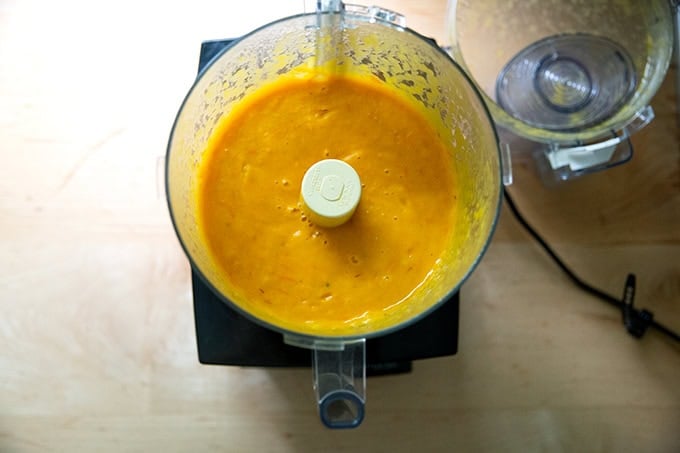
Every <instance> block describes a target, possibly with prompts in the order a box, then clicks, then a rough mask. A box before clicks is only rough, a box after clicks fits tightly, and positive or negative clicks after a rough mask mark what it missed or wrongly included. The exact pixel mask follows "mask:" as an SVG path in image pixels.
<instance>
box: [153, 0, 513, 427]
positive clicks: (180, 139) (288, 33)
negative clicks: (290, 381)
mask: <svg viewBox="0 0 680 453" xmlns="http://www.w3.org/2000/svg"><path fill="white" fill-rule="evenodd" d="M321 66H323V67H324V68H326V69H328V68H332V70H333V71H335V72H336V73H337V74H349V75H352V76H359V77H368V78H371V79H372V80H373V81H374V82H375V83H382V84H386V85H388V86H389V87H390V88H391V89H393V90H396V92H398V93H399V94H400V95H401V96H404V97H406V98H408V99H411V100H412V102H413V104H414V105H415V106H417V108H418V109H419V111H420V112H421V113H422V115H423V116H424V117H425V118H426V119H427V120H428V121H429V122H430V123H431V124H432V126H433V127H434V129H435V130H437V131H438V132H439V133H440V135H441V139H442V140H444V141H446V142H452V141H454V140H455V137H461V136H462V137H464V140H463V143H458V144H457V148H456V152H455V153H451V155H450V156H449V158H450V162H451V165H452V166H454V167H455V169H456V172H457V174H458V175H459V178H458V184H459V189H460V190H459V196H458V200H457V202H458V203H459V205H460V206H461V209H459V210H458V216H457V218H456V228H455V233H454V242H455V247H451V249H450V250H445V251H444V257H445V258H444V266H442V267H441V269H442V271H441V272H439V273H438V274H437V275H436V278H434V279H433V283H432V284H431V285H428V287H427V288H426V290H424V291H422V292H421V293H422V295H421V296H419V297H418V298H417V299H414V301H413V302H412V303H411V302H409V309H408V310H402V311H401V312H400V314H399V315H398V316H395V317H394V318H393V319H390V322H389V323H387V324H383V325H380V326H375V325H371V324H370V323H369V324H366V325H363V326H357V327H356V329H354V330H353V331H351V332H344V333H342V335H332V334H329V335H320V334H316V335H313V334H310V333H309V332H306V331H304V330H302V329H293V328H290V327H289V326H288V327H282V326H281V325H277V324H276V323H275V322H271V321H265V320H263V319H261V318H259V317H258V316H257V315H256V314H254V313H253V312H252V311H251V310H249V308H248V306H247V301H245V302H246V303H244V302H243V301H239V300H237V298H235V297H233V295H232V294H231V293H230V288H229V287H228V285H225V284H224V279H223V278H220V277H221V276H220V275H219V272H220V270H219V268H218V266H216V265H215V262H214V261H213V258H212V257H211V255H210V254H209V253H208V247H207V245H206V243H205V240H204V238H203V237H202V235H201V234H200V231H199V230H198V226H197V221H196V220H197V217H196V213H197V200H196V198H195V197H193V196H192V194H193V193H194V189H195V187H196V184H198V181H197V169H198V168H199V166H200V164H201V162H202V160H203V158H204V152H205V148H206V143H207V141H208V139H209V138H210V137H211V134H212V133H213V130H214V128H215V126H216V124H217V123H218V121H220V120H221V119H223V118H227V119H228V117H229V114H230V111H232V109H233V108H234V106H236V105H238V103H239V101H241V100H242V99H243V98H244V97H246V96H248V95H249V94H251V93H253V92H255V91H256V90H258V89H259V88H260V87H262V86H265V85H266V84H268V83H270V82H271V81H273V80H276V78H277V77H281V76H282V75H285V74H287V73H289V72H290V71H294V70H296V68H301V67H304V68H307V69H309V68H312V69H313V68H315V67H321ZM505 179H506V180H507V179H508V175H507V174H506V175H505ZM503 180H504V177H503V172H502V165H501V157H500V152H499V143H498V137H497V135H496V132H495V128H494V124H493V121H492V119H491V117H490V115H489V112H488V110H487V107H486V105H485V103H484V101H483V100H482V97H481V95H480V93H479V92H478V91H477V89H476V88H475V86H474V84H473V83H472V82H471V81H470V79H469V78H468V76H467V75H466V74H465V72H464V71H463V70H462V69H461V68H460V67H459V66H458V65H457V64H456V63H455V62H454V61H453V60H452V59H451V58H450V56H449V55H448V54H447V53H446V52H444V51H443V50H442V49H440V48H439V47H438V46H437V45H436V43H434V42H433V41H432V40H430V39H428V38H426V37H423V36H422V35H420V34H418V33H417V32H415V31H413V30H411V29H409V28H407V27H406V26H405V19H404V17H403V16H401V15H399V14H397V13H395V12H392V11H388V10H385V9H381V8H378V7H364V6H359V5H345V4H343V3H341V2H335V1H333V2H319V7H318V9H317V10H316V11H315V12H313V13H309V14H301V15H297V16H292V17H288V18H284V19H281V20H278V21H275V22H273V23H270V24H268V25H265V26H263V27H261V28H259V29H257V30H255V31H253V32H251V33H249V34H247V35H245V36H244V37H242V38H240V39H238V40H235V41H234V42H233V43H231V44H229V45H227V46H226V47H224V48H223V49H221V50H219V51H218V52H217V54H216V55H215V56H214V58H212V59H211V60H210V61H209V62H208V63H207V64H206V66H205V67H204V68H203V69H202V70H201V72H200V73H199V76H198V78H197V80H196V82H195V83H194V85H193V86H192V88H191V89H190V91H189V93H188V94H187V96H186V98H185V100H184V102H183V104H182V106H181V107H180V110H179V112H178V114H177V117H176V119H175V123H174V125H173V128H172V132H171V135H170V139H169V143H168V150H167V156H166V193H167V199H168V206H169V210H170V214H171V218H172V222H173V226H174V228H175V231H176V233H177V236H178V238H179V240H180V243H181V245H182V247H183V249H184V251H185V253H186V255H187V257H188V258H189V261H190V263H191V267H192V272H193V275H194V288H195V294H196V293H197V291H196V289H197V288H198V289H199V292H200V291H208V292H209V297H211V298H212V299H213V300H216V301H219V303H220V304H221V305H222V306H224V307H228V308H229V309H230V310H231V311H232V312H233V313H234V314H236V316H238V317H240V318H242V319H244V320H247V321H248V322H249V323H251V324H252V325H254V326H256V328H257V329H262V330H263V331H266V332H268V335H269V338H278V339H279V341H280V343H281V345H285V348H284V349H285V350H286V351H291V348H293V350H299V351H302V353H301V354H308V355H311V357H312V368H313V376H314V378H313V383H314V389H315V391H316V396H317V405H318V411H319V415H320V418H321V421H322V422H323V423H324V424H325V425H326V426H327V427H330V428H352V427H356V426H358V425H359V424H360V423H361V421H362V420H363V418H364V403H365V394H366V393H365V389H366V381H365V378H366V360H367V359H366V357H367V342H371V341H373V342H376V341H379V340H381V339H383V338H388V337H391V338H397V341H399V338H400V337H399V335H400V334H401V333H402V332H407V331H409V329H412V328H413V327H414V326H416V325H418V324H421V325H422V323H423V322H426V321H427V319H431V318H430V317H431V315H432V314H434V313H436V312H440V313H446V312H445V311H444V312H442V310H445V308H446V307H447V306H451V305H450V302H451V300H452V299H455V297H456V295H457V293H458V290H459V288H460V285H461V284H462V283H463V282H464V281H465V280H466V278H467V277H468V276H469V275H470V273H471V272H472V271H473V269H474V268H475V267H476V265H477V264H478V262H479V260H480V259H481V257H482V255H483V253H484V251H485V249H486V247H487V245H488V243H489V240H490V237H491V235H492V233H493V230H494V228H495V224H496V220H497V217H498V213H499V209H500V199H501V192H502V190H501V189H502V181H503ZM233 240H235V241H237V240H239V239H238V238H234V239H233ZM253 246H254V247H255V246H256V244H253ZM293 289H294V288H293ZM456 303H457V301H456ZM204 307H205V306H204ZM212 309H216V306H215V305H214V304H213V306H212ZM455 310H456V314H457V305H455ZM197 313H198V312H197ZM449 313H450V311H449ZM451 321H452V322H457V319H453V318H452V319H451ZM239 322H240V321H239ZM198 325H199V321H198V318H197V328H198ZM212 328H213V329H215V331H219V325H216V324H214V323H213V325H212ZM419 332H421V335H422V332H423V330H420V331H419ZM232 338H234V339H238V338H239V336H238V332H236V333H234V335H233V336H232ZM408 338H409V337H408V336H404V337H401V341H405V340H404V339H408ZM410 338H413V337H410ZM435 338H436V337H435ZM374 344H375V343H374ZM199 347H200V345H199ZM400 347H401V348H403V349H409V345H408V344H401V345H400ZM454 347H455V344H454ZM305 349H306V350H307V352H306V353H305V352H304V350H305ZM310 351H311V352H310Z"/></svg>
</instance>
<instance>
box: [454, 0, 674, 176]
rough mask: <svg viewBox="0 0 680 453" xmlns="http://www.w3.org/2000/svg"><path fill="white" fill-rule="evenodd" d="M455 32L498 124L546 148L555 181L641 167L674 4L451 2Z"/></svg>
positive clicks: (631, 0)
mask: <svg viewBox="0 0 680 453" xmlns="http://www.w3.org/2000/svg"><path fill="white" fill-rule="evenodd" d="M447 23H448V31H449V36H450V39H451V44H452V48H451V53H452V55H453V58H454V59H455V60H456V61H457V62H458V63H459V64H461V66H463V67H464V69H465V71H466V72H467V73H468V74H469V75H470V76H471V78H472V79H473V81H474V83H475V84H476V85H477V87H478V88H479V89H480V91H481V92H482V94H483V96H484V100H485V101H486V103H487V105H488V107H489V110H490V111H491V114H492V116H493V118H494V121H495V122H496V124H497V125H498V126H500V127H502V128H504V129H506V130H508V131H510V132H512V133H514V134H516V135H518V136H520V137H524V138H527V139H529V140H532V141H535V142H539V143H542V144H543V145H542V150H541V152H540V153H538V154H537V156H538V157H539V158H540V159H541V160H542V161H543V163H547V164H548V165H545V166H544V167H545V168H547V169H548V171H549V173H550V176H552V177H554V178H553V179H557V180H558V181H559V180H566V179H570V178H573V177H576V176H580V175H583V174H586V173H592V172H595V171H598V170H603V169H606V168H610V167H613V166H616V165H618V164H621V163H624V162H626V161H628V160H629V159H630V158H631V156H632V154H633V147H632V144H631V142H630V136H631V135H632V134H633V133H635V132H636V131H638V130H639V129H641V128H643V127H644V126H645V125H647V124H648V123H649V122H650V121H652V119H653V118H654V111H653V109H652V108H651V107H650V106H649V102H650V100H651V98H652V96H653V95H654V94H655V93H656V91H657V89H658V88H659V85H660V84H661V82H662V80H663V78H664V76H665V74H666V71H667V68H668V65H669V61H670V58H671V52H672V43H673V14H672V5H671V2H669V1H668V0H646V1H638V0H591V1H582V0H546V1H524V0H477V1H475V0H451V1H450V3H449V12H448V19H447ZM539 168H541V167H539Z"/></svg>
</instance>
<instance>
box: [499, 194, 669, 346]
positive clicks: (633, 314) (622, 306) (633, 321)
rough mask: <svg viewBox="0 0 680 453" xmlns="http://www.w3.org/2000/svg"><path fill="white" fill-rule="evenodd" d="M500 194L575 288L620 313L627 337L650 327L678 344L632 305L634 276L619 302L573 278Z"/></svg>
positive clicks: (639, 335) (509, 201)
mask: <svg viewBox="0 0 680 453" xmlns="http://www.w3.org/2000/svg"><path fill="white" fill-rule="evenodd" d="M503 193H504V195H505V201H506V202H507V204H508V207H509V208H510V211H512V213H513V214H514V215H515V217H516V218H517V221H518V222H519V223H520V224H521V225H522V226H523V227H524V228H525V229H526V230H527V231H528V232H529V234H530V235H531V236H532V237H533V238H534V239H535V240H536V242H538V243H539V244H540V245H541V247H543V249H544V250H545V251H546V253H548V255H550V257H551V258H552V259H553V260H554V261H555V263H557V265H558V266H559V267H560V269H562V270H563V271H564V273H565V274H567V276H569V278H571V280H572V281H573V282H574V283H575V284H576V286H578V287H579V288H581V289H582V290H584V291H586V292H587V293H590V294H592V295H593V296H595V297H597V298H599V299H600V300H603V301H604V302H607V303H608V304H610V305H612V306H613V307H615V308H617V309H618V310H620V311H621V314H622V316H623V325H624V326H625V327H626V330H627V331H628V333H629V334H631V335H632V336H634V337H635V338H642V336H643V335H644V334H645V332H647V329H648V328H649V327H651V328H653V329H656V330H658V331H659V332H661V333H663V334H665V335H666V336H668V337H669V338H671V339H672V340H675V341H677V342H679V343H680V335H679V334H677V333H676V332H674V331H672V330H671V329H669V328H668V327H666V326H664V325H663V324H660V323H659V322H657V321H656V320H654V315H653V314H652V312H650V311H648V310H644V309H643V310H638V309H636V308H635V307H634V306H633V299H634V298H635V275H634V274H628V277H627V278H626V284H625V287H624V291H623V297H622V298H621V299H618V298H616V297H614V296H612V295H610V294H607V293H605V292H604V291H602V290H599V289H597V288H595V287H594V286H592V285H590V284H589V283H587V282H586V281H584V280H583V279H582V278H581V277H579V276H578V275H576V274H575V273H574V271H572V270H571V269H570V268H569V267H568V266H567V265H566V264H565V263H564V261H562V259H561V258H560V257H559V256H558V255H557V253H555V251H554V250H553V249H552V247H550V245H548V243H547V242H546V241H545V239H543V238H542V237H541V236H540V235H539V234H538V233H537V232H536V230H535V229H534V228H533V227H532V226H531V225H529V223H528V222H527V221H526V220H525V219H524V216H522V214H521V213H520V212H519V210H518V209H517V205H516V204H515V202H514V201H513V199H512V197H511V196H510V193H509V192H508V191H507V189H503Z"/></svg>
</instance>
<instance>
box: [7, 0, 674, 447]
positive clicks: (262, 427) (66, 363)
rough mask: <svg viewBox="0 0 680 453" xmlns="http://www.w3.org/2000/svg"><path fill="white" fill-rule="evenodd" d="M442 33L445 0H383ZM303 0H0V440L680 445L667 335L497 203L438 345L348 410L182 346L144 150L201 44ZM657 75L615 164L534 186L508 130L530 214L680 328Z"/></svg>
mask: <svg viewBox="0 0 680 453" xmlns="http://www.w3.org/2000/svg"><path fill="white" fill-rule="evenodd" d="M380 3H381V4H382V5H383V6H386V7H388V8H391V9H394V10H397V11H401V12H403V13H405V14H406V16H407V18H408V20H409V24H410V25H411V26H412V27H414V28H415V29H417V30H419V31H421V32H422V33H423V34H426V35H430V36H433V37H435V38H436V39H437V40H438V41H440V42H442V43H446V42H447V38H446V33H445V23H444V15H445V10H446V2H445V1H442V0H430V1H424V2H417V3H416V2H404V1H397V0H394V1H389V2H388V1H383V2H380ZM301 8H302V2H298V1H294V2H293V1H282V2H275V1H267V2H263V3H247V2H245V3H243V2H239V3H236V2H224V1H222V2H217V1H194V2H184V3H177V4H174V3H170V4H164V5H163V6H162V7H161V6H160V4H157V3H155V2H154V3H151V2H133V1H129V0H121V1H118V2H115V3H108V4H102V3H98V2H83V1H76V0H65V1H61V2H38V1H37V0H27V1H18V0H5V1H3V2H1V3H0V57H2V62H3V63H2V69H1V70H0V99H1V100H2V107H0V158H1V161H2V164H1V165H0V176H1V177H0V237H2V240H0V310H1V313H2V316H1V317H0V451H1V452H24V451H59V452H64V451H116V452H119V451H143V452H148V451H229V452H233V451H320V450H324V451H413V450H420V451H522V452H524V451H612V452H621V451H631V452H633V451H646V452H676V451H680V433H679V432H678V427H679V426H680V385H679V383H680V347H678V345H674V344H671V343H669V342H668V341H666V340H665V339H663V338H662V337H661V336H659V335H657V334H655V333H650V334H649V335H648V336H646V337H645V338H644V339H642V340H641V341H637V340H635V339H633V338H631V337H630V336H628V335H627V334H626V333H625V331H624V329H623V326H622V324H621V321H620V314H619V313H616V312H615V311H613V310H612V309H610V308H609V307H608V306H606V305H604V304H602V303H601V302H599V301H597V300H595V299H593V298H592V297H590V296H587V295H584V294H583V293H581V292H580V291H579V290H578V289H576V288H575V287H573V286H572V285H571V283H570V282H569V281H568V280H567V279H566V278H565V277H564V276H563V275H562V274H561V273H560V271H559V270H558V269H557V268H556V267H555V266H554V264H553V263H552V262H551V261H550V260H549V259H548V258H546V256H545V255H544V254H543V252H541V251H540V250H539V249H538V247H537V246H536V245H535V244H534V243H533V242H532V241H531V240H530V239H529V238H528V236H527V235H526V234H525V233H524V232H523V231H522V230H521V229H520V227H519V226H518V225H517V223H516V222H515V220H514V219H513V218H512V217H511V215H510V213H509V211H507V210H505V209H504V211H503V212H502V216H501V220H500V223H499V225H498V229H497V232H496V235H495V237H494V240H493V242H492V245H491V247H490V249H489V251H488V253H487V255H486V256H485V257H484V259H483V261H482V263H481V265H480V266H479V268H478V269H477V270H476V271H475V273H474V274H473V275H472V277H471V279H470V280H469V282H467V283H466V284H465V286H464V288H463V291H462V298H463V299H462V300H463V302H462V308H461V326H460V347H459V354H458V355H457V356H454V357H449V358H440V359H434V360H426V361H422V362H418V363H416V364H415V368H414V371H413V373H411V374H409V375H402V376H392V377H384V378H375V379H371V380H369V384H368V405H367V409H368V415H367V419H366V421H365V423H364V425H363V426H362V427H361V428H360V429H358V430H355V431H343V432H331V431H328V430H326V429H324V428H323V427H322V426H321V425H320V423H319V422H318V420H317V416H316V413H315V409H314V406H313V393H312V389H311V372H310V371H309V370H300V369H292V370H287V369H282V370H265V369H240V368H234V367H215V366H203V365H200V364H198V361H197V356H196V341H195V332H194V326H193V313H192V305H191V287H190V281H189V266H188V263H187V260H186V258H185V257H184V255H183V254H182V252H181V249H180V247H179V244H178V242H177V240H176V238H175V236H174V233H173V230H172V226H171V224H170V221H169V217H168V214H167V209H166V205H165V200H164V194H163V191H162V171H161V167H162V158H163V154H164V152H165V144H166V141H167V137H168V133H169V130H170V126H171V124H172V120H173V118H174V115H175V113H176V111H177V109H178V107H179V104H180V102H181V100H182V98H183V96H184V94H185V93H186V91H187V90H188V88H189V87H190V84H191V82H192V80H193V78H194V76H195V71H196V66H197V59H198V50H199V44H200V42H201V41H202V40H205V39H216V38H223V37H232V36H238V35H240V34H242V33H244V32H246V31H248V30H250V29H252V28H254V27H255V26H258V25H260V24H262V23H265V22H267V21H268V20H272V19H275V18H277V17H280V16H282V15H285V14H289V13H293V12H297V11H300V10H301ZM673 77H674V74H669V77H668V78H667V80H666V83H665V84H664V85H663V87H662V89H661V91H660V92H659V93H658V95H657V96H656V98H655V99H654V102H653V106H654V108H655V109H656V112H657V119H656V120H655V121H654V122H653V123H652V124H651V125H650V126H648V127H647V128H645V129H644V130H643V131H642V132H640V133H639V134H637V135H636V136H635V137H634V144H635V146H636V155H635V158H634V160H633V161H632V162H630V163H629V164H627V165H624V166H622V167H620V168H617V169H614V170H611V171H608V172H606V173H602V174H599V175H596V176H592V177H587V178H583V179H580V180H577V181H574V182H572V183H569V184H565V185H563V186H559V187H554V188H547V187H545V186H544V185H542V183H541V182H540V181H539V179H538V178H537V176H536V172H535V169H534V164H533V161H532V160H531V159H530V157H529V155H530V152H531V149H532V145H531V144H529V143H527V142H523V141H521V140H514V139H513V150H514V157H515V166H514V169H515V177H516V184H515V185H514V186H513V187H512V188H511V191H512V194H513V195H514V196H515V197H516V199H517V202H518V204H519V205H520V206H521V207H522V209H523V210H524V211H525V212H526V215H527V217H528V218H529V219H530V220H531V221H532V222H533V223H535V224H536V226H537V227H538V228H539V229H540V230H541V231H542V232H543V233H544V234H545V236H546V237H547V238H548V239H549V240H550V241H551V242H552V243H554V244H555V247H556V248H557V249H558V251H559V252H560V253H561V254H562V255H563V256H564V257H565V259H566V260H567V261H569V262H570V263H571V264H572V265H573V266H574V267H575V268H576V269H578V272H579V273H580V274H581V275H583V276H584V277H586V278H587V279H588V280H589V281H591V282H593V283H594V284H596V285H598V286H600V287H602V288H603V289H605V290H607V291H609V292H611V293H613V294H618V293H620V292H621V291H622V287H623V281H624V279H625V275H626V273H628V272H636V273H637V275H638V283H639V288H638V298H637V303H638V304H639V305H641V306H644V307H646V308H648V309H651V310H652V311H654V312H655V314H656V315H657V316H658V318H659V319H660V320H661V321H662V322H664V323H666V324H668V325H669V326H671V327H673V328H675V329H676V330H680V150H679V143H680V131H679V130H678V126H677V122H676V116H677V114H678V112H677V110H676V105H677V104H675V95H676V93H675V90H674V86H673Z"/></svg>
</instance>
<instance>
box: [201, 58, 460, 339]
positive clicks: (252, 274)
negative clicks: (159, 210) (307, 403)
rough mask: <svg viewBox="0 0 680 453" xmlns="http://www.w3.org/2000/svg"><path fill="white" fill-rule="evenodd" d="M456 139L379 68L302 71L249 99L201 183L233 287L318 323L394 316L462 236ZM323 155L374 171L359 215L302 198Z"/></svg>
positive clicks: (258, 306) (266, 307)
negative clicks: (330, 216) (332, 216)
mask: <svg viewBox="0 0 680 453" xmlns="http://www.w3.org/2000/svg"><path fill="white" fill-rule="evenodd" d="M451 146H452V145H451V144H446V143H444V142H443V141H442V140H441V139H440V138H439V136H438V134H437V132H436V131H435V129H434V128H433V127H432V126H431V125H430V124H429V123H428V122H427V120H426V119H425V117H424V116H423V115H421V114H420V112H419V111H418V109H417V108H416V106H415V105H412V104H411V102H410V101H408V100H407V99H406V98H404V97H403V96H402V95H400V94H398V93H397V92H396V91H393V90H392V89H391V88H389V87H387V86H385V85H384V84H381V83H380V82H379V81H377V80H373V79H369V78H357V77H350V76H338V75H325V74H320V73H315V72H312V71H310V72H298V73H296V74H294V75H288V76H282V77H281V78H280V79H278V80H277V81H275V82H273V83H272V84H270V85H268V86H266V87H264V88H261V89H259V90H257V91H256V92H254V93H253V94H251V95H249V96H247V97H246V98H244V99H243V100H242V101H241V102H240V103H239V104H238V105H237V106H236V108H235V109H234V110H232V112H230V113H229V114H228V115H225V116H224V117H222V119H221V120H220V122H219V124H218V125H217V126H216V127H215V130H214V132H213V134H212V136H211V139H210V141H209V144H208V146H207V149H206V151H205V154H204V158H203V161H202V163H201V167H200V169H199V183H198V185H197V190H196V193H195V194H194V196H196V197H198V201H199V202H198V206H199V212H198V216H197V217H198V223H199V229H200V231H201V233H202V234H203V235H204V240H205V242H206V244H207V245H208V248H209V252H210V254H211V255H212V257H213V261H214V262H215V263H216V264H215V265H216V266H217V267H218V268H219V270H220V272H219V273H220V275H222V276H223V278H224V279H225V282H226V283H227V286H228V287H229V288H230V289H231V294H228V296H229V297H230V299H232V300H233V301H234V302H235V303H236V304H237V305H240V306H241V307H242V308H243V309H244V310H246V311H249V312H251V313H253V314H254V315H255V316H257V317H258V318H260V319H263V320H264V321H267V322H270V323H273V324H275V325H278V326H281V327H284V328H288V329H291V330H294V331H304V332H306V333H310V334H318V335H351V333H352V330H353V329H355V328H356V326H359V325H365V324H366V323H370V324H375V325H376V326H377V327H379V328H384V327H389V325H385V323H389V322H390V321H389V319H390V316H389V314H390V313H391V312H393V311H395V310H405V309H406V310H407V309H408V305H409V299H410V298H411V297H413V295H414V294H415V293H417V292H418V289H419V288H422V287H424V286H426V284H427V281H428V279H429V278H431V277H432V275H433V274H436V271H437V268H438V266H442V260H443V257H444V251H445V250H446V249H447V248H448V247H451V246H452V244H451V241H452V232H453V228H454V221H453V219H454V214H455V210H456V209H457V205H456V175H455V174H454V169H453V166H452V163H451V155H452V150H451V149H450V148H451ZM323 159H340V160H343V161H345V162H347V163H349V164H350V165H351V166H352V167H353V168H354V169H355V170H356V171H357V173H358V174H359V176H360V178H361V182H362V196H361V200H360V202H359V206H358V208H357V210H356V212H355V213H354V215H353V217H352V218H351V219H350V220H349V221H348V222H347V223H345V224H343V225H341V226H338V227H334V228H322V227H319V226H317V225H315V224H313V223H312V222H311V221H310V220H309V219H308V218H307V215H306V214H305V212H304V210H303V209H302V208H301V206H302V205H301V203H300V184H301V181H302V177H303V176H304V174H305V172H306V171H307V169H308V168H309V167H310V166H311V165H312V164H314V163H316V162H318V161H320V160H323Z"/></svg>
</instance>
